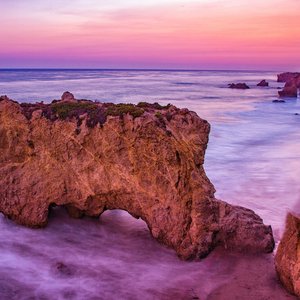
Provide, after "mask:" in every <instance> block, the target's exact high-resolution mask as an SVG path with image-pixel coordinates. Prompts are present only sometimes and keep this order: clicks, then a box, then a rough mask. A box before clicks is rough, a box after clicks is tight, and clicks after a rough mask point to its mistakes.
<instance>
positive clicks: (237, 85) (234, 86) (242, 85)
mask: <svg viewBox="0 0 300 300" xmlns="http://www.w3.org/2000/svg"><path fill="white" fill-rule="evenodd" d="M228 87H229V88H231V89H239V90H246V89H250V87H249V86H248V85H247V84H246V83H230V84H228Z"/></svg>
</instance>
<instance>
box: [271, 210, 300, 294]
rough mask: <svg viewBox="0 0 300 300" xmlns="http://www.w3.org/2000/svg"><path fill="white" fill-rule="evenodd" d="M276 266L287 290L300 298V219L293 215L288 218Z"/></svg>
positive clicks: (277, 254)
mask: <svg viewBox="0 0 300 300" xmlns="http://www.w3.org/2000/svg"><path fill="white" fill-rule="evenodd" d="M275 266H276V270H277V273H278V276H279V278H280V280H281V282H282V283H283V285H284V286H285V287H286V289H287V290H289V291H290V292H291V293H293V294H296V295H297V296H299V297H300V218H299V217H297V216H295V215H293V214H288V216H287V219H286V228H285V233H284V235H283V238H282V240H281V242H280V244H279V246H278V250H277V253H276V257H275Z"/></svg>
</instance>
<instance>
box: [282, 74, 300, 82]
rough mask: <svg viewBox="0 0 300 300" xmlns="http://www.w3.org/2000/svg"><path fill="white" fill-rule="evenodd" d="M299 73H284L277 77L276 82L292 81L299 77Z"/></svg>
mask: <svg viewBox="0 0 300 300" xmlns="http://www.w3.org/2000/svg"><path fill="white" fill-rule="evenodd" d="M299 76H300V73H299V72H294V73H293V72H285V73H281V74H278V75H277V82H287V81H290V80H291V79H294V78H296V77H299Z"/></svg>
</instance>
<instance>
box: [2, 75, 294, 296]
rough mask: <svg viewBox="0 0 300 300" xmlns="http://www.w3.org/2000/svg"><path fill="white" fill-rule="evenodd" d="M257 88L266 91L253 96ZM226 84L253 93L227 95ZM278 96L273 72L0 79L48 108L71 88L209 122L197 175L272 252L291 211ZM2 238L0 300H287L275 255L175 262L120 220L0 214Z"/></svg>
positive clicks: (139, 227)
mask: <svg viewBox="0 0 300 300" xmlns="http://www.w3.org/2000/svg"><path fill="white" fill-rule="evenodd" d="M262 79H266V80H267V81H269V83H270V86H269V87H265V88H262V87H257V86H256V84H257V83H258V82H259V81H260V80H262ZM232 82H246V83H247V84H248V85H249V86H250V87H251V88H250V89H249V90H235V89H229V88H228V87H227V84H228V83H232ZM279 87H282V84H281V83H277V82H276V72H254V71H251V72H249V71H247V72H245V71H176V70H173V71H164V70H152V71H151V70H1V71H0V94H2V95H8V96H9V98H11V99H14V100H17V101H19V102H36V101H44V102H45V103H47V102H51V101H52V100H53V99H59V98H60V96H61V94H62V93H63V92H64V91H67V90H68V91H70V92H72V93H73V94H74V95H75V96H76V98H79V99H81V98H84V99H91V100H97V101H102V102H113V103H138V102H140V101H148V102H159V103H160V104H168V103H172V104H174V105H176V106H178V107H181V108H183V107H186V108H188V109H190V110H193V111H195V112H197V113H198V115H199V116H200V117H201V118H204V119H206V120H208V121H209V123H210V124H211V134H210V140H209V144H208V148H207V152H206V157H205V170H206V173H207V175H208V177H209V178H210V180H211V181H212V183H213V184H214V186H215V188H216V190H217V192H216V197H217V198H220V199H222V200H224V201H227V202H228V203H231V204H235V205H241V206H245V207H248V208H250V209H253V210H254V211H255V212H256V213H257V214H259V215H260V216H261V217H262V218H263V220H264V222H265V224H270V225H272V228H273V231H274V236H275V239H276V241H277V242H278V241H279V240H280V237H281V235H282V233H283V230H284V222H285V217H286V213H287V212H288V211H296V212H300V185H299V184H298V182H299V178H300V151H299V149H300V130H299V125H300V115H297V113H299V114H300V102H299V100H297V99H287V100H286V102H282V103H274V102H273V100H275V99H277V91H278V88H279ZM0 230H1V235H0V263H1V266H2V267H1V270H0V299H290V298H291V296H289V295H287V294H286V293H285V292H284V290H283V289H282V288H281V286H280V285H279V283H278V281H277V279H276V275H275V271H274V266H273V261H272V256H271V257H270V256H261V257H257V256H255V257H254V256H246V255H240V254H234V253H226V252H224V251H222V250H217V251H215V252H213V253H212V254H211V255H210V256H209V257H208V258H206V259H205V260H203V261H201V262H183V261H180V260H179V259H178V258H177V257H176V254H175V253H174V251H172V250H171V249H167V248H165V247H164V246H162V245H159V244H158V243H157V242H156V241H155V240H153V239H152V237H151V236H150V233H149V230H148V228H147V226H146V224H145V223H144V222H143V221H141V220H135V219H133V218H132V217H131V216H130V215H128V214H127V213H126V212H123V211H109V212H105V213H104V214H103V215H102V216H101V217H100V219H99V220H98V221H95V220H91V219H88V218H85V219H83V220H72V219H70V218H69V217H68V216H67V215H66V213H65V212H64V211H62V210H55V211H54V213H53V215H52V216H51V218H50V222H49V225H48V227H47V228H45V229H39V230H33V229H28V228H24V227H21V226H18V225H16V224H14V223H13V222H11V221H9V220H7V219H6V218H5V217H4V216H2V215H1V217H0ZM259 276H260V277H259ZM237 295H239V296H237ZM235 296H237V298H234V297H235ZM274 297H275V298H274Z"/></svg>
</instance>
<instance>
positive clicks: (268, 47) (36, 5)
mask: <svg viewBox="0 0 300 300" xmlns="http://www.w3.org/2000/svg"><path fill="white" fill-rule="evenodd" d="M0 10H1V27H0V36H1V47H0V68H4V67H7V68H9V67H22V68H24V67H35V68H36V67H51V68H66V67H70V68H168V69H173V68H181V69H258V70H259V69H262V70H272V69H274V70H299V69H300V17H299V16H300V0H263V1H262V0H251V1H249V0H232V1H231V0H193V1H192V0H191V1H190V0H186V1H182V0H109V1H108V0H73V1H65V0H43V1H40V0H26V1H20V0H10V1H1V3H0Z"/></svg>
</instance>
